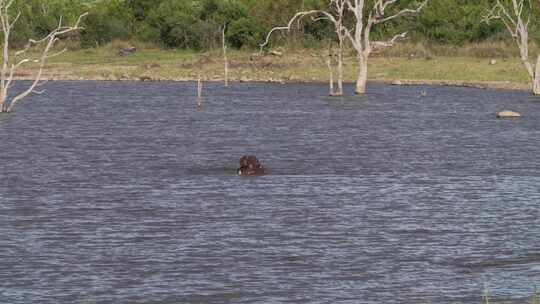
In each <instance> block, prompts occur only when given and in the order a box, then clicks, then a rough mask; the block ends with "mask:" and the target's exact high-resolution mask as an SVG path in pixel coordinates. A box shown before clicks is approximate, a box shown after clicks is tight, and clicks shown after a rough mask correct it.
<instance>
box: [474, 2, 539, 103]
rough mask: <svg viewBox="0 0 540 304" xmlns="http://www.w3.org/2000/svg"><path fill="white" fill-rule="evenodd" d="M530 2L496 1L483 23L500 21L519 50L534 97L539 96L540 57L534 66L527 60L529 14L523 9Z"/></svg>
mask: <svg viewBox="0 0 540 304" xmlns="http://www.w3.org/2000/svg"><path fill="white" fill-rule="evenodd" d="M530 1H531V0H511V2H506V1H501V0H497V1H496V2H495V3H494V5H493V7H492V8H491V10H489V12H488V14H487V15H486V16H485V17H484V21H485V22H487V23H489V22H490V21H491V20H501V22H502V23H503V24H504V25H505V27H506V30H507V31H508V33H510V35H512V38H513V39H514V41H515V42H516V45H517V46H518V48H519V54H520V58H521V62H522V63H523V66H524V67H525V70H526V71H527V75H529V79H530V81H531V87H532V90H533V93H534V94H535V95H540V55H539V56H538V58H537V61H536V65H533V64H532V63H531V62H530V59H529V23H530V21H531V13H530V12H529V11H528V10H527V9H525V5H526V4H528V5H529V6H530V5H532V3H531V2H530Z"/></svg>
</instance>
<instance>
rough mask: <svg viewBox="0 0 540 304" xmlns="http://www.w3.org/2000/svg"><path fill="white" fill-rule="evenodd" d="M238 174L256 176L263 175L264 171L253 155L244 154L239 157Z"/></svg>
mask: <svg viewBox="0 0 540 304" xmlns="http://www.w3.org/2000/svg"><path fill="white" fill-rule="evenodd" d="M237 172H238V175H244V176H258V175H265V174H266V171H265V170H264V167H263V166H262V165H261V163H260V162H259V160H258V159H257V157H256V156H255V155H244V156H242V157H241V158H240V168H238V171H237Z"/></svg>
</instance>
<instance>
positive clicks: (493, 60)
mask: <svg viewBox="0 0 540 304" xmlns="http://www.w3.org/2000/svg"><path fill="white" fill-rule="evenodd" d="M489 64H490V65H496V64H497V60H495V59H491V60H490V61H489Z"/></svg>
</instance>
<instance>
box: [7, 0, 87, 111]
mask: <svg viewBox="0 0 540 304" xmlns="http://www.w3.org/2000/svg"><path fill="white" fill-rule="evenodd" d="M13 3H14V0H0V21H1V26H2V32H3V36H4V45H3V52H2V68H1V71H0V112H11V111H12V110H13V108H14V107H15V105H16V104H18V103H19V102H20V101H21V100H23V99H24V98H26V97H27V96H28V95H30V94H32V93H39V92H38V91H37V90H36V89H37V87H39V86H40V85H42V84H43V83H44V82H43V81H42V79H41V78H42V76H43V70H44V68H45V65H46V63H47V60H48V59H49V58H51V57H54V56H57V55H60V54H62V53H64V52H65V51H66V49H64V50H62V51H60V52H57V53H54V54H50V52H51V50H52V49H53V48H54V45H55V44H56V42H58V41H59V40H60V38H61V37H62V36H64V35H65V34H68V33H70V32H73V31H77V30H80V29H81V27H80V26H79V24H80V22H81V20H82V18H83V17H84V16H86V15H87V14H86V13H85V14H82V15H81V16H79V18H78V19H77V22H76V23H75V25H73V26H64V25H63V24H62V18H60V20H59V22H58V26H57V27H56V28H55V29H54V30H53V31H51V32H50V33H49V34H48V35H47V36H45V38H42V39H40V40H34V39H30V40H29V41H28V44H27V45H26V47H25V48H24V49H22V50H20V51H17V52H15V54H14V56H13V61H12V60H11V58H10V54H9V37H10V36H11V30H12V28H13V25H14V24H15V23H16V22H17V20H18V19H19V17H20V16H21V13H18V14H17V16H16V17H15V18H14V19H13V20H11V16H10V8H11V6H12V5H13ZM37 46H42V49H41V50H40V51H39V52H40V56H39V57H38V58H35V59H34V58H31V56H26V57H24V56H23V55H25V54H27V52H28V51H29V50H30V49H32V48H35V47H37ZM21 57H22V58H21ZM29 62H34V63H37V64H38V65H39V70H38V72H37V73H36V74H35V75H34V80H33V81H32V83H31V84H30V86H29V87H28V88H27V89H26V90H24V91H23V92H21V93H19V94H18V95H15V97H13V98H12V99H11V100H10V101H8V97H9V89H10V88H11V86H12V84H13V80H14V76H15V72H16V70H17V69H18V68H19V67H21V66H22V65H24V64H26V63H29Z"/></svg>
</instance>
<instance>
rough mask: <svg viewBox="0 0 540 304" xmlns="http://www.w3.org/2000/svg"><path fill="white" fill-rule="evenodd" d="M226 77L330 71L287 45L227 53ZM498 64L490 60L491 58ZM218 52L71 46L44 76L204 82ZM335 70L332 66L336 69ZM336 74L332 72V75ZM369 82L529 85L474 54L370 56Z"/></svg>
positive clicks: (312, 76)
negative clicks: (276, 51) (274, 51)
mask: <svg viewBox="0 0 540 304" xmlns="http://www.w3.org/2000/svg"><path fill="white" fill-rule="evenodd" d="M228 57H229V81H231V82H267V83H281V84H287V83H321V84H328V78H329V70H328V66H327V65H326V62H325V60H326V59H325V57H324V56H323V54H322V52H315V51H314V50H291V51H286V52H284V55H280V56H273V55H269V54H267V55H255V54H251V53H249V52H246V51H234V52H231V53H229V56H228ZM494 61H495V62H496V63H492V62H494ZM36 72H37V68H36V66H31V65H30V66H27V67H25V68H24V69H23V68H21V69H19V70H18V71H17V73H16V74H15V79H16V80H31V78H32V75H35V73H36ZM223 74H224V70H223V58H222V57H221V53H219V52H217V51H215V52H210V53H194V52H188V51H178V50H159V49H143V50H139V51H137V52H136V53H134V54H132V55H129V56H118V55H117V52H116V50H115V49H111V48H99V49H84V50H78V51H70V52H67V53H65V54H64V55H63V56H60V57H57V58H54V59H53V60H51V61H50V62H49V63H47V65H46V67H45V69H44V71H43V79H47V80H52V81H54V80H57V81H62V80H64V81H77V80H78V81H197V80H198V79H199V77H200V78H201V79H202V80H203V81H205V82H208V81H211V82H220V81H223V80H224V76H223ZM334 74H336V71H334ZM356 75H357V71H356V62H355V58H354V57H353V56H347V57H346V58H345V59H344V71H343V80H344V83H347V84H350V83H354V82H355V80H356ZM336 77H337V76H336V75H335V78H336ZM368 81H369V82H372V83H373V82H375V83H386V84H394V85H403V86H407V85H433V86H456V87H471V88H479V89H506V90H520V91H525V90H530V89H531V88H530V83H529V80H528V76H527V73H526V71H525V69H524V68H523V66H522V63H521V62H520V60H519V58H503V59H499V60H493V59H492V60H489V59H487V58H475V57H435V58H432V57H429V58H414V59H410V58H407V57H373V58H371V59H370V62H369V75H368Z"/></svg>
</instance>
